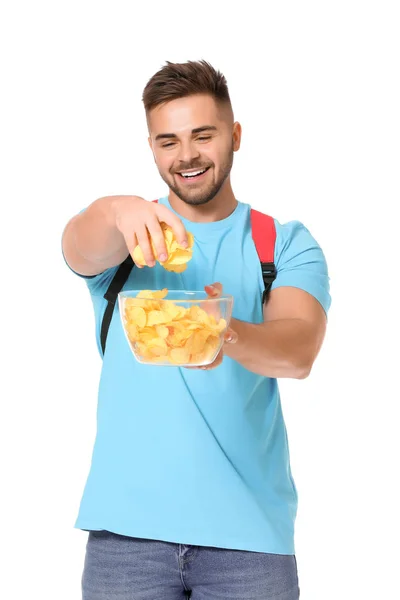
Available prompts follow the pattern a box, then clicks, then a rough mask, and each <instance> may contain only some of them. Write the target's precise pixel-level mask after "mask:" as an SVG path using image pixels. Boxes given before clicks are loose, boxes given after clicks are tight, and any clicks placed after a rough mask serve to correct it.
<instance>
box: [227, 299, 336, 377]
mask: <svg viewBox="0 0 400 600" xmlns="http://www.w3.org/2000/svg"><path fill="white" fill-rule="evenodd" d="M230 327H231V328H232V329H233V330H234V331H235V332H236V333H237V335H238V339H237V342H236V343H234V344H229V343H226V344H224V354H225V355H226V356H229V357H230V358H233V359H234V360H236V361H238V362H239V363H240V364H242V365H243V366H244V367H246V369H249V370H250V371H253V372H254V373H258V374H260V375H264V376H265V377H274V378H277V377H286V378H294V379H304V378H306V377H307V376H308V375H309V374H310V371H311V368H312V365H313V363H314V361H315V359H316V358H317V356H318V353H319V351H320V349H321V346H322V342H323V340H324V337H325V332H326V314H325V311H324V309H323V308H322V306H321V304H320V303H319V302H318V300H316V299H315V298H314V297H313V296H312V295H311V294H309V293H308V292H305V291H304V290H301V289H299V288H295V287H279V288H276V289H275V290H272V292H270V294H269V298H268V301H267V302H266V304H265V305H264V322H263V323H260V324H254V323H247V322H244V321H239V320H238V319H232V320H231V323H230Z"/></svg>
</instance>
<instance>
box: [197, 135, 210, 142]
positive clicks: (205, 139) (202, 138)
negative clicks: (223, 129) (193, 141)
mask: <svg viewBox="0 0 400 600" xmlns="http://www.w3.org/2000/svg"><path fill="white" fill-rule="evenodd" d="M197 139H198V140H199V142H205V141H207V140H211V135H203V136H201V137H198V138H197Z"/></svg>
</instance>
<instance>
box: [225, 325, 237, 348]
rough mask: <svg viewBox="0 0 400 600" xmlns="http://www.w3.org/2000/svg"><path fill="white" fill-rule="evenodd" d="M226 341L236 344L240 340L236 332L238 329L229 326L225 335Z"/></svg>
mask: <svg viewBox="0 0 400 600" xmlns="http://www.w3.org/2000/svg"><path fill="white" fill-rule="evenodd" d="M224 341H225V342H227V343H228V344H236V342H237V341H238V334H237V333H236V331H234V330H233V329H231V328H230V327H228V329H227V330H226V332H225V335H224Z"/></svg>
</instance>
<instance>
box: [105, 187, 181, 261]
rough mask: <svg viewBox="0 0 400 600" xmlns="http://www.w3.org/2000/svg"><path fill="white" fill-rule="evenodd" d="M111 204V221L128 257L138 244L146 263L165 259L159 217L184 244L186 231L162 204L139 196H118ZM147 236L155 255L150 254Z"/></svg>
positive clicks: (178, 240)
mask: <svg viewBox="0 0 400 600" xmlns="http://www.w3.org/2000/svg"><path fill="white" fill-rule="evenodd" d="M113 208H114V214H115V225H116V227H117V229H118V230H119V231H120V232H121V233H122V235H123V237H124V240H125V243H126V246H127V248H128V250H129V253H130V255H131V256H132V259H133V251H134V249H135V247H136V245H137V244H139V246H140V248H141V250H142V252H143V257H144V259H145V261H146V264H147V266H149V267H154V265H155V264H156V260H157V259H158V260H160V261H161V262H163V261H165V260H167V257H168V253H167V248H166V246H165V241H164V235H163V232H162V229H161V225H160V223H161V222H162V221H164V222H165V223H166V224H167V225H169V226H170V227H171V228H172V230H173V232H174V234H175V239H176V240H177V242H178V243H179V244H181V245H182V246H183V247H185V248H187V246H188V239H187V233H186V230H185V227H184V225H183V223H182V221H181V220H180V218H179V217H177V216H176V215H175V213H173V212H172V211H171V210H169V209H168V208H167V207H166V206H164V205H163V204H158V203H156V202H148V201H147V200H145V199H144V198H140V197H139V196H118V197H116V199H115V202H114V204H113ZM149 236H150V237H151V239H152V241H153V244H154V247H155V250H156V254H157V256H154V253H153V249H152V247H151V244H150V239H149ZM135 264H136V265H137V266H138V267H139V268H142V266H141V265H138V264H137V263H135Z"/></svg>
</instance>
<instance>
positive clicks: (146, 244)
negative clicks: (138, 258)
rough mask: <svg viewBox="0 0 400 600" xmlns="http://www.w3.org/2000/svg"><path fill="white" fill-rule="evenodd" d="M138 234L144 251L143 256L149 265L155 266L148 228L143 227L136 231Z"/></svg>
mask: <svg viewBox="0 0 400 600" xmlns="http://www.w3.org/2000/svg"><path fill="white" fill-rule="evenodd" d="M136 236H137V239H138V243H139V246H140V248H141V250H142V252H143V258H144V260H145V262H146V265H147V266H148V267H154V265H155V264H156V261H155V258H154V254H153V250H152V247H151V244H150V238H149V233H148V231H147V229H146V228H143V229H141V230H140V231H137V232H136Z"/></svg>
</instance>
